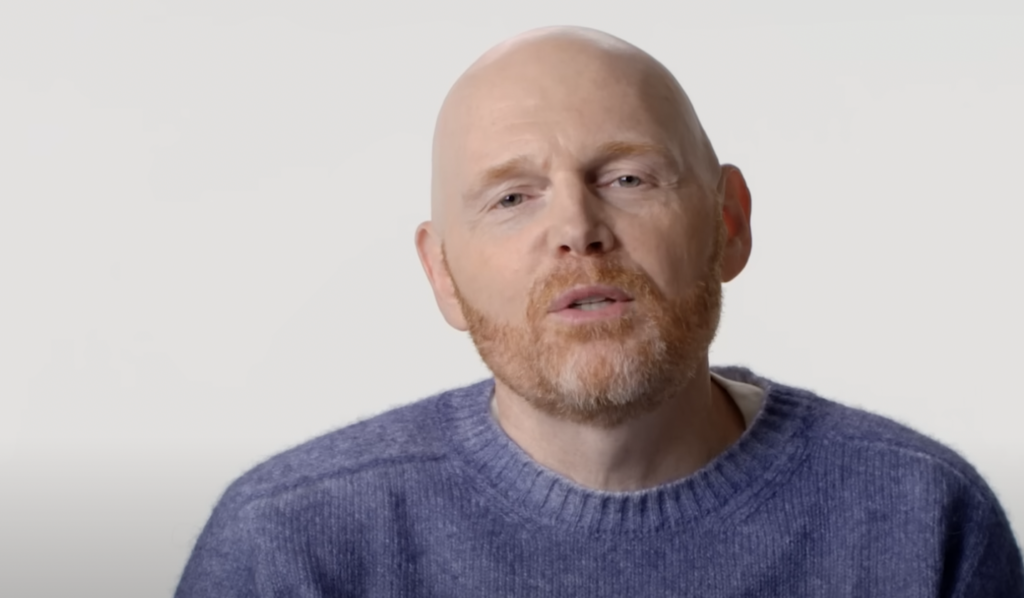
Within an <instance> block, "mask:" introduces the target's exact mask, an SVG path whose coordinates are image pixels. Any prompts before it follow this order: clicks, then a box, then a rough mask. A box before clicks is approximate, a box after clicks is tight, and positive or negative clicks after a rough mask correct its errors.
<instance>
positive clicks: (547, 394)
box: [441, 219, 724, 427]
mask: <svg viewBox="0 0 1024 598" xmlns="http://www.w3.org/2000/svg"><path fill="white" fill-rule="evenodd" d="M723 242H724V223H722V222H721V219H719V222H718V238H717V239H716V242H715V246H714V250H713V251H712V255H711V259H710V260H709V262H708V263H707V264H706V265H705V268H704V271H703V272H702V273H701V274H700V276H699V277H698V278H697V280H696V282H695V283H694V285H693V286H692V287H691V288H690V289H689V290H688V291H687V292H686V293H685V294H683V295H682V296H681V297H676V298H668V297H666V296H665V295H664V294H663V293H662V292H661V291H660V290H659V289H658V287H657V286H656V285H655V284H654V281H653V280H651V278H650V277H649V276H648V275H647V274H646V273H644V272H643V271H641V270H638V269H630V268H626V267H624V266H623V265H622V264H621V263H619V262H618V261H615V260H613V259H612V258H610V257H607V256H602V257H597V258H583V259H580V260H575V261H566V262H564V263H563V264H562V265H561V266H560V267H559V268H558V269H556V270H555V271H553V272H552V273H551V274H550V275H548V276H546V277H545V278H543V279H539V280H538V281H537V282H536V283H535V284H534V285H533V287H532V288H531V289H530V292H529V295H528V303H527V308H526V314H525V324H522V325H512V324H506V323H501V322H497V321H495V320H494V319H492V318H490V317H489V316H486V315H484V314H483V312H481V311H480V310H479V309H477V308H475V307H474V306H473V305H472V304H470V303H469V302H468V301H466V299H465V297H464V296H463V295H462V293H461V292H460V291H459V289H458V285H457V284H455V280H454V277H453V278H452V283H453V285H454V286H455V295H456V298H457V299H458V301H459V304H460V306H461V307H462V313H463V315H464V316H465V318H466V322H467V325H468V327H469V334H470V337H471V338H472V340H473V343H474V344H475V345H476V348H477V351H479V353H480V357H481V358H482V359H483V361H484V363H485V364H486V365H487V367H488V368H489V369H490V370H491V372H492V373H493V374H494V377H495V378H496V379H497V380H499V381H500V382H501V383H503V384H504V385H506V386H507V387H508V388H510V389H511V390H512V391H513V392H515V393H516V394H517V395H519V396H520V397H522V398H523V399H525V400H526V401H528V402H529V403H530V404H531V405H533V406H534V407H535V408H537V409H539V410H541V411H543V412H546V413H548V414H550V415H552V416H554V417H558V418H560V419H565V420H569V421H574V422H578V423H586V424H590V425H597V426H601V427H611V426H615V425H618V424H620V423H622V422H624V421H628V420H630V419H632V418H634V417H637V416H639V415H641V414H644V413H648V412H650V411H652V410H654V409H655V408H656V407H658V406H659V405H660V404H662V402H663V401H664V400H666V399H667V398H668V396H669V395H670V393H671V390H672V389H673V388H678V387H679V386H681V385H683V384H685V383H686V382H688V381H689V380H690V379H692V378H693V376H694V375H695V374H696V372H697V371H698V370H699V368H700V367H701V366H702V365H705V364H706V362H707V352H708V348H709V347H710V345H711V341H712V340H714V336H715V332H716V331H717V329H718V321H719V316H720V313H721V305H722V283H721V255H722V248H723ZM441 255H442V260H443V262H444V266H445V269H446V270H447V271H448V272H449V274H450V272H451V270H450V268H448V260H447V256H446V254H445V252H444V247H443V245H442V248H441ZM584 284H600V285H610V286H615V287H618V288H620V289H622V290H623V291H625V292H626V293H628V294H629V295H630V296H631V297H633V301H632V304H631V305H630V307H629V308H628V309H627V311H626V313H625V314H624V315H623V316H622V317H620V318H614V319H607V320H597V321H593V322H587V323H583V324H568V323H563V322H558V321H556V320H555V319H554V318H552V317H550V314H548V306H549V305H550V304H551V302H552V301H553V300H554V299H555V297H557V296H558V295H560V294H561V293H563V292H565V291H566V290H568V289H570V288H572V287H574V286H577V285H584Z"/></svg>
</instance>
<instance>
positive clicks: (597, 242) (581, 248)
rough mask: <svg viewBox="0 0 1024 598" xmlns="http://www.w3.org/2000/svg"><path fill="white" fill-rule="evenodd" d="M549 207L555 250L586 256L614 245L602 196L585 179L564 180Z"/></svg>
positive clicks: (606, 249)
mask: <svg viewBox="0 0 1024 598" xmlns="http://www.w3.org/2000/svg"><path fill="white" fill-rule="evenodd" d="M550 211H551V212H552V213H551V227H550V242H551V246H552V249H554V251H555V252H557V253H559V254H563V255H565V254H575V255H577V256H580V257H583V256H594V255H599V254H602V253H607V252H609V251H611V250H612V249H614V248H615V235H614V234H613V232H612V229H611V227H610V226H609V223H608V221H607V214H606V213H605V210H604V207H603V205H602V201H601V198H599V197H597V196H596V195H595V194H594V193H593V192H592V191H591V189H590V188H589V187H588V186H587V185H586V184H584V183H583V182H582V181H569V182H563V185H562V186H561V188H560V189H558V188H556V189H555V192H554V194H553V197H552V201H551V204H550Z"/></svg>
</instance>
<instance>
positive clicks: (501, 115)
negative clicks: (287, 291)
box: [177, 28, 1024, 598]
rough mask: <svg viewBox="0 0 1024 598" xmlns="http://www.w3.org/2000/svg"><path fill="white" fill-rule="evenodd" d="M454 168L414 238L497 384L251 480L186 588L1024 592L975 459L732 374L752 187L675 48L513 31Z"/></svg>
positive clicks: (279, 459) (306, 448) (455, 144)
mask: <svg viewBox="0 0 1024 598" xmlns="http://www.w3.org/2000/svg"><path fill="white" fill-rule="evenodd" d="M433 167H434V170H433V175H434V176H433V189H432V213H431V220H430V221H429V222H426V223H424V224H422V225H421V226H420V227H419V228H418V229H417V231H416V248H417V250H418V252H419V256H420V259H421V261H422V264H423V267H424V270H425V272H426V274H427V277H428V279H429V281H430V284H431V286H432V288H433V291H434V295H435V298H436V300H437V304H438V306H439V307H440V310H441V313H442V314H443V316H444V318H445V319H446V320H447V321H448V323H449V324H451V325H452V326H453V327H455V328H457V329H459V330H466V331H468V332H469V333H470V335H471V337H472V339H473V341H474V343H475V344H476V346H477V348H478V349H479V352H480V354H481V356H482V357H483V359H484V361H485V362H486V363H487V365H488V366H489V368H490V369H491V371H492V372H493V373H494V378H493V379H492V380H486V381H483V382H478V383H476V384H473V385H470V386H467V387H464V388H459V389H454V390H451V391H449V392H445V393H441V394H439V395H436V396H433V397H429V398H427V399H424V400H421V401H419V402H416V403H413V404H410V405H407V406H404V407H402V408H399V409H395V410H392V411H390V412H388V413H385V414H383V415H379V416H377V417H374V418H371V419H369V420H366V421H362V422H360V423H357V424H354V425H352V426H349V427H347V428H344V429H341V430H339V431H336V432H334V433H331V434H328V435H326V436H324V437H321V438H318V439H316V440H313V441H311V442H309V443H306V444H304V445H302V446H300V447H297V448H295V449H292V450H290V451H288V452H285V453H283V454H281V455H278V456H276V457H274V458H272V459H270V460H269V461H267V462H265V463H263V464H262V465H260V466H258V467H256V468H254V469H253V470H252V471H250V472H248V473H246V474H245V475H244V476H242V477H241V478H240V479H239V480H237V481H236V482H235V483H234V484H232V485H231V487H230V488H229V489H228V490H227V492H226V493H225V495H224V496H223V498H222V499H221V501H220V503H219V504H218V505H217V507H216V509H215V510H214V512H213V515H212V517H211V518H210V520H209V522H208V524H207V525H206V527H205V529H204V530H203V532H202V535H201V536H200V538H199V540H198V542H197V544H196V547H195V549H194V552H193V554H192V557H191V559H190V561H189V563H188V565H187V566H186V568H185V571H184V575H183V577H182V579H181V582H180V585H179V587H178V591H177V596H178V597H179V598H187V597H197V596H210V597H218V598H227V597H234V596H239V597H241V596H252V597H255V596H260V597H263V596H318V597H319V596H323V597H327V596H338V597H341V596H474V597H475V596H487V597H490V596H587V597H593V596H614V597H622V596H701V597H717V596H828V597H830V598H831V597H839V596H921V597H925V596H929V597H931V596H950V597H953V596H957V597H982V596H985V597H994V596H1006V597H1009V596H1024V573H1022V562H1021V554H1020V551H1019V549H1018V547H1017V545H1016V542H1015V540H1014V538H1013V535H1012V533H1011V531H1010V527H1009V524H1008V522H1007V520H1006V517H1005V514H1004V511H1003V510H1002V508H1001V507H1000V505H999V503H998V501H997V500H996V498H995V496H993V494H992V492H991V491H990V489H989V488H988V486H987V485H986V484H985V482H984V481H983V480H982V479H981V478H980V477H979V476H978V474H977V473H976V472H975V471H974V469H972V468H971V467H970V465H968V464H967V463H966V462H964V460H963V459H961V458H960V457H959V456H958V455H957V454H955V453H954V452H952V451H951V450H949V449H947V448H945V447H943V446H941V445H940V444H938V443H936V442H935V441H932V440H929V439H928V438H925V437H923V436H921V435H919V434H917V433H915V432H913V431H911V430H908V429H906V428H904V427H902V426H900V425H898V424H895V423H893V422H891V421H888V420H886V419H883V418H881V417H878V416H874V415H870V414H867V413H864V412H861V411H857V410H854V409H851V408H848V407H844V406H841V405H839V404H836V403H833V402H830V401H827V400H825V399H822V398H819V397H816V396H814V395H813V394H811V393H809V392H806V391H803V390H799V389H796V388H790V387H787V386H784V385H780V384H777V383H774V382H771V381H769V380H767V379H765V378H762V377H760V376H757V375H755V374H753V373H751V372H750V371H747V370H744V369H741V368H715V369H713V370H712V369H711V368H709V365H708V358H707V355H708V347H709V345H710V343H711V341H712V338H713V337H714V334H715V330H716V328H717V325H718V318H719V311H720V304H721V283H722V282H726V281H729V280H731V279H733V278H734V277H736V276H737V275H738V274H739V273H740V272H741V271H742V270H743V268H744V266H745V264H746V262H747V258H748V256H749V254H750V250H751V232H750V211H751V199H750V192H749V191H748V189H747V186H746V183H745V182H744V179H743V176H742V174H741V173H740V171H739V170H738V169H736V168H735V167H733V166H728V165H727V166H721V165H719V162H718V159H717V157H716V156H715V152H714V150H713V149H712V146H711V144H710V142H709V141H708V139H707V137H706V136H705V134H704V131H703V129H702V128H701V125H700V123H699V121H698V119H697V117H696V115H695V114H694V112H693V108H692V107H691V105H690V102H689V101H688V99H687V97H686V95H685V94H684V93H683V91H682V89H681V88H680V87H679V85H678V83H677V82H676V80H675V79H674V78H673V77H672V75H671V74H670V73H669V72H667V70H666V69H665V68H664V67H663V66H662V65H661V64H659V63H658V62H657V61H655V60H654V59H653V58H651V57H650V56H648V55H647V54H645V53H643V52H642V51H640V50H638V49H637V48H635V47H633V46H630V45H629V44H627V43H625V42H623V41H621V40H619V39H617V38H614V37H611V36H608V35H606V34H602V33H599V32H595V31H592V30H587V29H571V28H552V29H543V30H537V31H532V32H529V33H526V34H524V35H521V36H518V37H516V38H514V39H512V40H510V41H508V42H505V43H503V44H501V45H499V46H497V47H496V48H494V49H493V50H491V51H489V52H488V53H486V54H485V55H484V56H483V57H482V58H481V59H480V60H478V61H477V62H476V63H475V64H474V65H473V66H471V67H470V69H469V70H468V71H467V72H466V73H465V74H464V75H463V76H462V77H461V78H460V79H459V81H458V82H456V84H455V85H454V87H453V88H452V90H451V92H450V93H449V95H448V97H447V98H446V100H445V103H444V106H443V108H442V110H441V113H440V115H439V118H438V122H437V129H436V133H435V144H434V155H433Z"/></svg>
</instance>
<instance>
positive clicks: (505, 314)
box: [460, 252, 530, 323]
mask: <svg viewBox="0 0 1024 598" xmlns="http://www.w3.org/2000/svg"><path fill="white" fill-rule="evenodd" d="M514 255H515V254H512V253H498V252H494V253H492V252H488V253H483V252H481V253H478V254H476V255H475V256H474V258H473V259H472V261H471V271H472V273H471V274H470V275H469V276H467V277H466V278H467V280H466V282H465V284H463V285H460V288H462V289H463V294H464V295H465V296H466V299H467V300H468V301H470V302H471V303H472V304H473V306H474V307H475V308H476V309H477V310H479V311H481V312H482V313H483V314H484V315H485V316H487V317H488V318H490V319H492V320H496V321H499V322H503V323H520V322H521V321H522V320H523V317H524V316H523V314H524V313H525V311H526V299H527V294H528V292H529V282H530V281H529V279H527V278H526V277H525V275H524V269H523V268H522V267H521V265H520V264H518V263H517V262H516V260H515V259H514V258H513V256H514Z"/></svg>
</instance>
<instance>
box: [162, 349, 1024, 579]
mask: <svg viewBox="0 0 1024 598" xmlns="http://www.w3.org/2000/svg"><path fill="white" fill-rule="evenodd" d="M715 371H716V372H718V373H719V374H721V375H723V376H725V377H726V378H731V379H734V380H740V381H743V382H748V383H751V384H756V385H759V386H761V387H762V388H765V389H766V391H767V392H766V396H765V402H764V406H763V408H762V409H761V412H760V413H759V414H758V416H757V418H756V419H755V420H754V422H753V423H752V424H751V426H750V427H749V428H748V429H747V431H746V432H745V433H744V434H743V436H742V437H741V438H740V439H739V440H738V441H737V442H736V443H735V444H733V445H732V446H731V447H730V448H729V449H728V450H726V451H725V452H724V453H722V454H721V455H719V456H718V457H717V458H716V459H714V460H713V461H712V462H711V463H709V464H708V465H707V466H705V467H704V468H703V469H701V470H700V471H698V472H696V473H695V474H693V475H691V476H688V477H686V478H683V479H681V480H677V481H675V482H671V483H668V484H664V485H662V486H659V487H657V488H651V489H647V490H643V491H636V492H601V491H595V490H590V489H587V488H583V487H581V486H579V485H576V484H574V483H572V482H571V481H569V480H568V479H566V478H564V477H562V476H559V475H558V474H556V473H554V472H552V471H550V470H547V469H545V468H543V467H541V466H539V465H538V464H536V463H535V462H533V461H532V460H531V459H530V458H529V457H528V456H527V455H526V454H525V453H524V452H523V451H522V450H521V449H520V448H519V447H518V446H517V445H515V444H514V443H513V442H512V441H511V440H510V439H509V438H508V437H507V436H506V435H505V434H504V433H503V431H502V430H501V428H500V427H499V426H498V424H497V423H496V422H495V421H494V420H493V419H492V418H491V416H490V412H489V409H488V407H489V399H490V396H491V392H492V390H493V388H494V384H493V380H485V381H482V382H478V383H476V384H473V385H470V386H467V387H464V388H459V389H455V390H451V391H448V392H444V393H441V394H438V395H435V396H432V397H429V398H427V399H424V400H421V401H418V402H416V403H412V404H410V405H406V406H403V407H400V408H398V409H394V410H392V411H389V412H387V413H384V414H382V415H379V416H376V417H374V418H371V419H368V420H365V421H361V422H359V423H356V424H353V425H351V426H348V427H346V428H343V429H340V430H337V431H335V432H332V433H330V434H327V435H325V436H322V437H320V438H317V439H315V440H312V441H310V442H308V443H306V444H303V445H301V446H299V447H297V448H294V449H291V450H289V451H287V452H284V453H282V454H280V455H277V456H275V457H273V458H271V459H270V460H268V461H266V462H264V463H262V464H261V465H259V466H257V467H255V468H253V469H252V470H251V471H249V472H248V473H246V474H245V475H243V476H242V477H240V478H239V479H238V480H237V481H235V482H234V483H233V484H232V485H231V486H230V487H229V488H228V489H227V491H226V492H225V494H224V496H223V497H222V498H221V500H220V502H219V503H218V504H217V506H216V508H215V509H214V511H213V514H212V516H211V517H210V519H209V521H208V522H207V524H206V527H205V528H204V529H203V531H202V534H201V535H200V537H199V539H198V541H197V542H196V545H195V548H194V550H193V552H192V556H191V558H190V560H189V561H188V564H187V565H186V567H185V571H184V574H183V576H182V578H181V581H180V583H179V585H178V589H177V593H176V597H177V598H193V597H195V598H198V597H209V598H232V597H243V596H245V597H257V596H259V597H270V596H278V597H285V596H287V597H292V598H299V597H303V598H305V597H310V598H312V597H339V598H340V597H348V596H388V597H391V596H395V597H399V596H409V597H413V596H458V597H474V598H475V597H484V598H491V597H506V596H516V597H519V596H545V597H547V596H583V597H588V598H590V597H600V596H608V597H615V598H622V597H632V596H644V597H653V596H697V597H701V598H713V597H725V596H744V597H751V598H754V597H787V598H788V597H809V596H822V597H828V598H839V597H842V596H865V597H889V596H899V597H914V596H920V597H926V596H927V597H936V596H950V597H953V596H957V597H968V596H969V597H974V598H982V597H984V598H1004V597H1005V598H1011V597H1012V598H1021V597H1024V566H1022V561H1021V553H1020V550H1019V548H1018V546H1017V544H1016V542H1015V540H1014V538H1013V534H1012V532H1011V530H1010V527H1009V524H1008V522H1007V519H1006V516H1005V514H1004V512H1003V510H1002V508H1001V507H1000V505H999V503H998V501H997V500H996V498H995V496H993V494H992V491H991V490H990V489H989V487H988V486H987V485H986V484H985V482H984V481H983V480H982V479H981V478H980V477H979V475H978V474H977V473H976V472H975V470H974V469H973V468H972V467H971V466H970V465H968V464H967V463H966V462H965V461H964V460H963V459H962V458H961V457H960V456H958V455H957V454H956V453H955V452H953V451H951V450H950V449H948V448H946V447H944V446H942V445H941V444H939V443H937V442H935V441H933V440H930V439H928V438H926V437H924V436H922V435H920V434H918V433H915V432H913V431H911V430H909V429H907V428H905V427H903V426H901V425H899V424H896V423H894V422H892V421H890V420H887V419H885V418H882V417H879V416H876V415H871V414H869V413H866V412H863V411H858V410H855V409H852V408H849V407H845V406H842V405H840V404H837V403H834V402H831V401H828V400H825V399H822V398H820V397H817V396H815V395H814V394H811V393H810V392H807V391H804V390H799V389H796V388H791V387H787V386H783V385H780V384H777V383H773V382H770V381H768V380H765V379H763V378H759V377H757V376H755V375H753V374H752V373H750V372H749V371H747V370H743V369H740V368H715Z"/></svg>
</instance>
